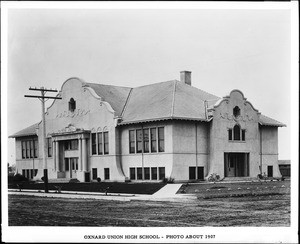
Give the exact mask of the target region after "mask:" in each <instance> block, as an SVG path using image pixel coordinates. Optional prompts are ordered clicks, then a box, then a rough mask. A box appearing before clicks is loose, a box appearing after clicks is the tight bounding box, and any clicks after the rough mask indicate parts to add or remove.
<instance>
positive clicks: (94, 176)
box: [92, 168, 97, 180]
mask: <svg viewBox="0 0 300 244" xmlns="http://www.w3.org/2000/svg"><path fill="white" fill-rule="evenodd" d="M92 175H93V176H92V177H93V180H97V168H92Z"/></svg>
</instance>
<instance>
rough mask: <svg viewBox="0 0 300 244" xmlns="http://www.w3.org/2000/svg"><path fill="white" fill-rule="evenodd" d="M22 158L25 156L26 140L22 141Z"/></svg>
mask: <svg viewBox="0 0 300 244" xmlns="http://www.w3.org/2000/svg"><path fill="white" fill-rule="evenodd" d="M22 158H26V141H22Z"/></svg>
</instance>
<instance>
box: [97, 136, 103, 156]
mask: <svg viewBox="0 0 300 244" xmlns="http://www.w3.org/2000/svg"><path fill="white" fill-rule="evenodd" d="M98 154H99V155H100V154H103V143H102V132H100V133H98Z"/></svg>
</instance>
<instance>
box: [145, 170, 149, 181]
mask: <svg viewBox="0 0 300 244" xmlns="http://www.w3.org/2000/svg"><path fill="white" fill-rule="evenodd" d="M144 177H145V180H150V168H144Z"/></svg>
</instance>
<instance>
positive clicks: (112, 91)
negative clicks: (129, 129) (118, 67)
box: [85, 83, 131, 116]
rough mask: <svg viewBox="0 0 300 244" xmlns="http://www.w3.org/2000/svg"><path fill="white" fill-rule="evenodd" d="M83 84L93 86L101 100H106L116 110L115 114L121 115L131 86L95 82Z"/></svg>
mask: <svg viewBox="0 0 300 244" xmlns="http://www.w3.org/2000/svg"><path fill="white" fill-rule="evenodd" d="M85 85H86V86H89V87H91V88H93V89H94V91H95V92H96V93H97V95H98V96H99V97H101V98H102V99H103V101H106V102H108V103H109V104H110V105H111V106H112V108H113V110H114V111H115V112H116V116H120V115H121V113H122V110H123V107H124V106H125V103H126V100H127V97H128V95H129V92H130V90H131V88H129V87H120V86H111V85H102V84H95V83H86V84H85Z"/></svg>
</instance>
